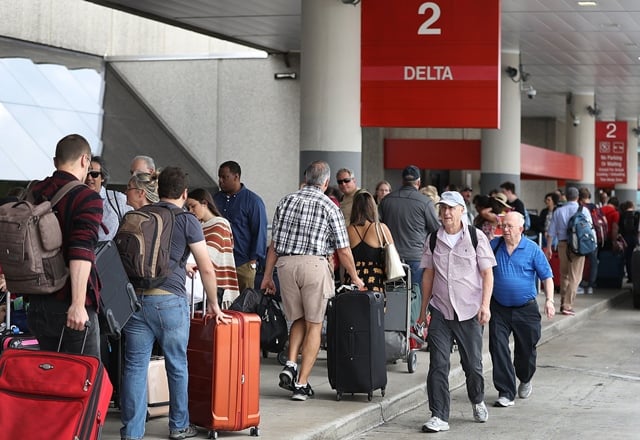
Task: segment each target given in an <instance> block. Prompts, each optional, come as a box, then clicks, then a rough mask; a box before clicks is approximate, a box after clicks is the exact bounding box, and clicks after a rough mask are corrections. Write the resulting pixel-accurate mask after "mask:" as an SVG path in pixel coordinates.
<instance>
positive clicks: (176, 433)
mask: <svg viewBox="0 0 640 440" xmlns="http://www.w3.org/2000/svg"><path fill="white" fill-rule="evenodd" d="M196 435H198V430H197V429H196V427H195V426H193V425H189V426H187V427H186V428H184V429H172V430H171V431H169V438H170V439H171V440H182V439H183V438H191V437H195V436H196Z"/></svg>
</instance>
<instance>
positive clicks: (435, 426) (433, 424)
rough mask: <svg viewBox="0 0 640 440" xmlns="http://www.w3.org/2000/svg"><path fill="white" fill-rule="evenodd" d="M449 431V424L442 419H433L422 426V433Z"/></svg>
mask: <svg viewBox="0 0 640 440" xmlns="http://www.w3.org/2000/svg"><path fill="white" fill-rule="evenodd" d="M448 430H449V424H448V423H447V422H445V421H444V420H442V419H440V417H431V418H430V419H429V420H427V422H426V423H425V424H424V425H422V432H440V431H448Z"/></svg>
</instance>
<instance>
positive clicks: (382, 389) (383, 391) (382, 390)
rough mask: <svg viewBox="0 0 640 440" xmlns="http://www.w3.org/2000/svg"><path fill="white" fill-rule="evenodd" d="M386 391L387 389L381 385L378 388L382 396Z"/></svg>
mask: <svg viewBox="0 0 640 440" xmlns="http://www.w3.org/2000/svg"><path fill="white" fill-rule="evenodd" d="M386 392H387V390H386V389H385V388H384V387H382V388H381V389H380V394H381V395H382V397H384V395H385V394H386Z"/></svg>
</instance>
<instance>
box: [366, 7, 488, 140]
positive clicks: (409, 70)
mask: <svg viewBox="0 0 640 440" xmlns="http://www.w3.org/2000/svg"><path fill="white" fill-rule="evenodd" d="M361 44H362V68H361V99H362V103H361V124H362V126H367V127H445V128H454V127H473V128H500V0H482V1H478V0H436V1H420V0H402V1H394V2H390V1H388V0H367V1H365V2H362V42H361Z"/></svg>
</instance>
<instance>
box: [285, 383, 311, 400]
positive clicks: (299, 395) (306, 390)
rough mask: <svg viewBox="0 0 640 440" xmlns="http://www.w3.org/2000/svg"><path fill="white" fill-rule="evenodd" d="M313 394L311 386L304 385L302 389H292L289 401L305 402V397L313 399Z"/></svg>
mask: <svg viewBox="0 0 640 440" xmlns="http://www.w3.org/2000/svg"><path fill="white" fill-rule="evenodd" d="M314 394H315V393H314V392H313V388H311V385H309V384H306V385H305V386H302V387H298V386H296V387H294V390H293V395H292V396H291V400H300V401H305V400H307V397H313V395H314Z"/></svg>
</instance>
